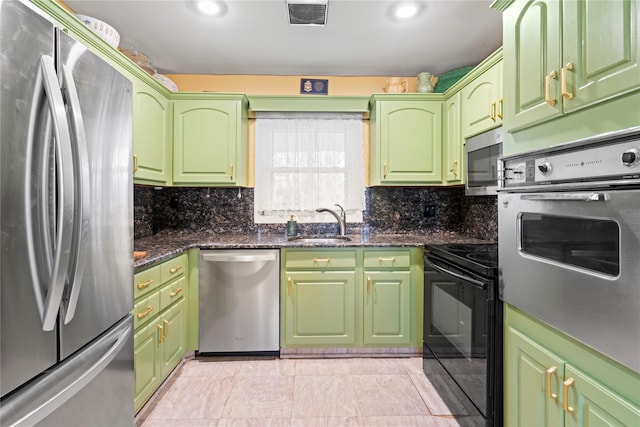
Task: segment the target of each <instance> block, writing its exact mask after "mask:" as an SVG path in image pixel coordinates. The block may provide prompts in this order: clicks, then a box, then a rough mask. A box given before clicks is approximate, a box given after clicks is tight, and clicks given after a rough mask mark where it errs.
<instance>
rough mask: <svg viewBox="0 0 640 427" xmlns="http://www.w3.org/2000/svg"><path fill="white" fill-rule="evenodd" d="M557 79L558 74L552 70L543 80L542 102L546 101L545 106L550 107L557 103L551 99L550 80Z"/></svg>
mask: <svg viewBox="0 0 640 427" xmlns="http://www.w3.org/2000/svg"><path fill="white" fill-rule="evenodd" d="M557 78H558V73H557V72H556V70H553V71H552V72H550V73H549V74H547V76H546V77H545V78H544V100H545V101H547V104H549V105H551V106H552V107H553V106H554V105H556V103H557V102H558V101H556V100H555V99H552V98H551V80H555V79H557Z"/></svg>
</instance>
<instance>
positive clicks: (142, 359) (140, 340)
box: [133, 322, 162, 412]
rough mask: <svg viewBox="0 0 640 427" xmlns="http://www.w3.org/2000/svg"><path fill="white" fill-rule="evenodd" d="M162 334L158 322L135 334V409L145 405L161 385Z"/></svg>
mask: <svg viewBox="0 0 640 427" xmlns="http://www.w3.org/2000/svg"><path fill="white" fill-rule="evenodd" d="M161 337H162V335H161V332H160V330H159V329H158V328H157V325H156V323H155V322H154V323H152V324H151V325H148V326H146V327H144V328H142V329H140V330H139V331H138V332H137V333H136V334H135V336H134V338H133V340H134V342H135V344H134V349H133V358H134V359H133V360H134V362H133V363H134V365H135V369H136V378H135V399H134V409H135V410H136V412H137V411H138V410H139V409H140V408H141V407H142V405H144V403H145V402H146V401H147V399H149V397H151V395H152V394H153V392H155V391H156V389H157V388H158V386H159V385H160V381H161V375H160V366H159V365H158V363H157V361H158V359H159V356H158V351H159V345H160V344H159V341H160V339H161Z"/></svg>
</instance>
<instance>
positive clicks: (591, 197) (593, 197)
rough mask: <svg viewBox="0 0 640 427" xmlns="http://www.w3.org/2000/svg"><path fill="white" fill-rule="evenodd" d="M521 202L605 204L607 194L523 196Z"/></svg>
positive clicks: (580, 193)
mask: <svg viewBox="0 0 640 427" xmlns="http://www.w3.org/2000/svg"><path fill="white" fill-rule="evenodd" d="M520 199H521V200H533V201H576V202H606V201H607V200H609V195H608V194H607V193H597V192H595V193H594V192H591V191H589V192H578V193H557V194H523V195H521V196H520Z"/></svg>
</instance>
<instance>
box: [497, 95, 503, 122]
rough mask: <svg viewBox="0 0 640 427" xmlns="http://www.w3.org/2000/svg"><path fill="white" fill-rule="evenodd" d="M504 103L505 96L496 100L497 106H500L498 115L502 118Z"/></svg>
mask: <svg viewBox="0 0 640 427" xmlns="http://www.w3.org/2000/svg"><path fill="white" fill-rule="evenodd" d="M503 103H504V98H500V99H498V102H496V105H497V108H498V114H497V115H498V118H499V119H500V120H502V116H503V114H502V104H503Z"/></svg>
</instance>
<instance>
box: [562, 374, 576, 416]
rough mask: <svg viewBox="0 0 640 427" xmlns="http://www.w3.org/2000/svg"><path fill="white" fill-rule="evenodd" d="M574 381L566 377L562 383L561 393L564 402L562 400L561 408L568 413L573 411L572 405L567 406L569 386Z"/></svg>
mask: <svg viewBox="0 0 640 427" xmlns="http://www.w3.org/2000/svg"><path fill="white" fill-rule="evenodd" d="M574 382H575V381H574V380H573V378H568V379H567V380H566V381H565V382H563V383H562V394H563V398H564V402H562V409H564V411H565V412H568V413H570V414H572V413H573V407H572V406H569V387H571V386H573V384H574Z"/></svg>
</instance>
